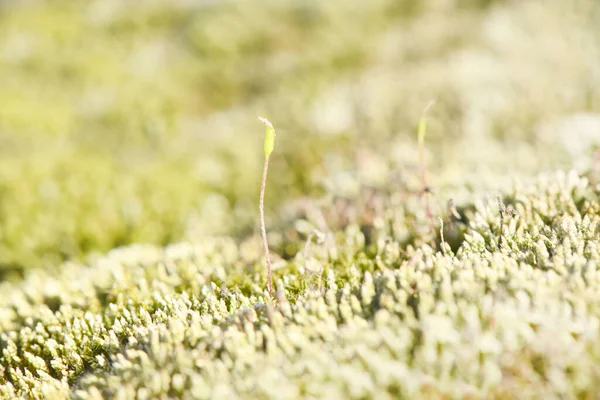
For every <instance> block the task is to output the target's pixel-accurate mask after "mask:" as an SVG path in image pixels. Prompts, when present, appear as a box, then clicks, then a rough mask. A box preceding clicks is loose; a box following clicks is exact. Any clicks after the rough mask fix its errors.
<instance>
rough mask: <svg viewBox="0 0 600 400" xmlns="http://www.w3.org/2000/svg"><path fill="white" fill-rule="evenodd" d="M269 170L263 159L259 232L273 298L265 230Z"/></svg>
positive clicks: (268, 284)
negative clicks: (266, 190) (266, 189)
mask: <svg viewBox="0 0 600 400" xmlns="http://www.w3.org/2000/svg"><path fill="white" fill-rule="evenodd" d="M268 170H269V157H268V156H267V157H265V165H264V168H263V175H262V183H261V185H260V202H259V214H260V230H261V234H262V241H263V246H264V248H265V258H266V259H267V279H268V282H267V287H268V288H269V295H270V296H271V297H273V278H272V275H271V255H270V253H269V243H268V242H267V230H266V228H265V188H266V186H267V172H268Z"/></svg>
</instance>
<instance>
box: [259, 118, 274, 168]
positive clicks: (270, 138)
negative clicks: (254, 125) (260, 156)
mask: <svg viewBox="0 0 600 400" xmlns="http://www.w3.org/2000/svg"><path fill="white" fill-rule="evenodd" d="M258 120H259V121H260V122H262V123H263V124H265V126H266V127H267V129H266V132H265V157H267V158H268V157H269V156H271V153H272V152H273V149H274V148H275V128H273V124H272V123H271V122H270V121H269V120H268V119H266V118H263V117H258Z"/></svg>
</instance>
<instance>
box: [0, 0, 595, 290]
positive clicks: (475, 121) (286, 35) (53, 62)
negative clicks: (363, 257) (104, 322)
mask: <svg viewBox="0 0 600 400" xmlns="http://www.w3.org/2000/svg"><path fill="white" fill-rule="evenodd" d="M432 99H436V104H435V106H434V107H433V108H432V110H431V112H430V114H429V131H428V133H427V139H426V157H427V166H428V169H429V171H430V179H431V185H432V187H433V188H434V189H435V191H436V192H435V194H436V196H437V197H438V198H440V199H442V200H444V201H446V200H447V199H449V198H453V199H455V201H456V202H457V203H458V204H460V203H466V202H471V201H473V200H474V199H476V198H477V197H478V196H481V195H483V194H484V193H488V192H490V191H495V190H501V189H503V188H506V187H508V186H509V185H511V184H512V182H514V180H515V179H519V180H520V181H522V182H527V181H528V180H531V179H533V178H535V176H536V174H538V173H539V172H543V171H552V170H556V169H570V168H575V169H578V170H586V169H589V168H591V167H592V163H593V157H592V154H593V152H594V149H595V148H597V147H599V146H600V3H599V2H598V1H597V0H569V1H565V0H545V1H543V0H518V1H516V0H515V1H508V0H506V1H503V0H423V1H416V0H370V1H362V0H361V1H359V0H343V1H342V0H339V1H335V0H334V1H319V0H302V1H301V0H296V1H294V0H287V1H281V0H277V1H276V0H256V1H252V2H250V1H241V0H240V1H219V0H171V1H159V0H137V1H135V2H126V1H122V0H95V1H61V0H53V1H40V0H21V1H0V275H1V276H2V277H4V278H5V279H6V278H9V277H15V276H19V275H21V274H22V273H23V271H24V270H26V269H28V268H39V267H44V268H55V267H57V266H58V265H60V263H61V262H62V261H64V260H74V261H84V260H85V259H86V257H90V256H93V255H94V254H100V253H102V252H105V251H107V250H109V249H111V248H114V247H118V246H122V245H126V244H129V243H134V242H141V243H154V244H166V243H171V242H175V241H179V240H186V239H193V240H197V239H201V238H202V237H205V236H209V235H232V236H234V237H237V238H242V237H244V236H246V235H251V234H256V232H257V229H258V224H257V218H258V215H257V214H258V208H257V202H258V191H259V186H260V176H261V172H262V161H263V153H262V140H263V135H264V127H263V125H262V124H261V123H260V122H258V121H257V119H256V116H257V115H263V116H266V117H268V118H269V119H270V120H271V121H272V122H273V124H274V125H275V127H276V129H277V133H278V135H277V143H276V151H275V153H274V154H273V156H272V161H271V170H270V175H269V183H268V186H267V200H266V201H267V209H268V221H269V224H270V225H271V226H274V225H277V224H278V223H281V221H282V220H284V219H285V216H283V214H282V210H284V209H285V205H286V204H288V203H289V201H290V200H292V199H298V198H302V197H306V196H312V197H322V196H342V197H347V198H352V197H353V196H355V195H356V193H357V192H358V191H360V188H361V187H372V188H379V189H381V190H383V191H385V190H386V188H387V187H389V186H390V184H391V183H393V182H397V181H398V180H401V181H402V182H403V184H404V185H405V186H406V187H414V188H415V190H418V186H419V173H418V161H417V160H418V157H417V143H416V132H415V128H416V125H417V123H418V120H419V118H420V116H421V113H422V111H423V109H424V107H425V106H426V104H427V103H428V102H429V101H430V100H432ZM258 250H260V248H258ZM258 250H257V251H258Z"/></svg>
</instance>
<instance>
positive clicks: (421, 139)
mask: <svg viewBox="0 0 600 400" xmlns="http://www.w3.org/2000/svg"><path fill="white" fill-rule="evenodd" d="M434 104H435V100H431V101H430V102H429V104H427V107H425V110H424V111H423V115H422V116H421V119H420V120H419V125H418V128H417V138H418V143H419V165H420V167H421V190H422V191H421V195H422V196H423V197H422V198H423V209H424V210H425V216H426V217H427V220H428V222H429V228H430V229H431V233H432V234H434V235H435V224H434V222H433V214H432V213H431V206H430V205H429V192H430V188H429V177H428V175H427V167H426V164H425V133H426V132H427V112H428V111H429V109H430V108H431V107H432V106H433V105H434Z"/></svg>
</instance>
